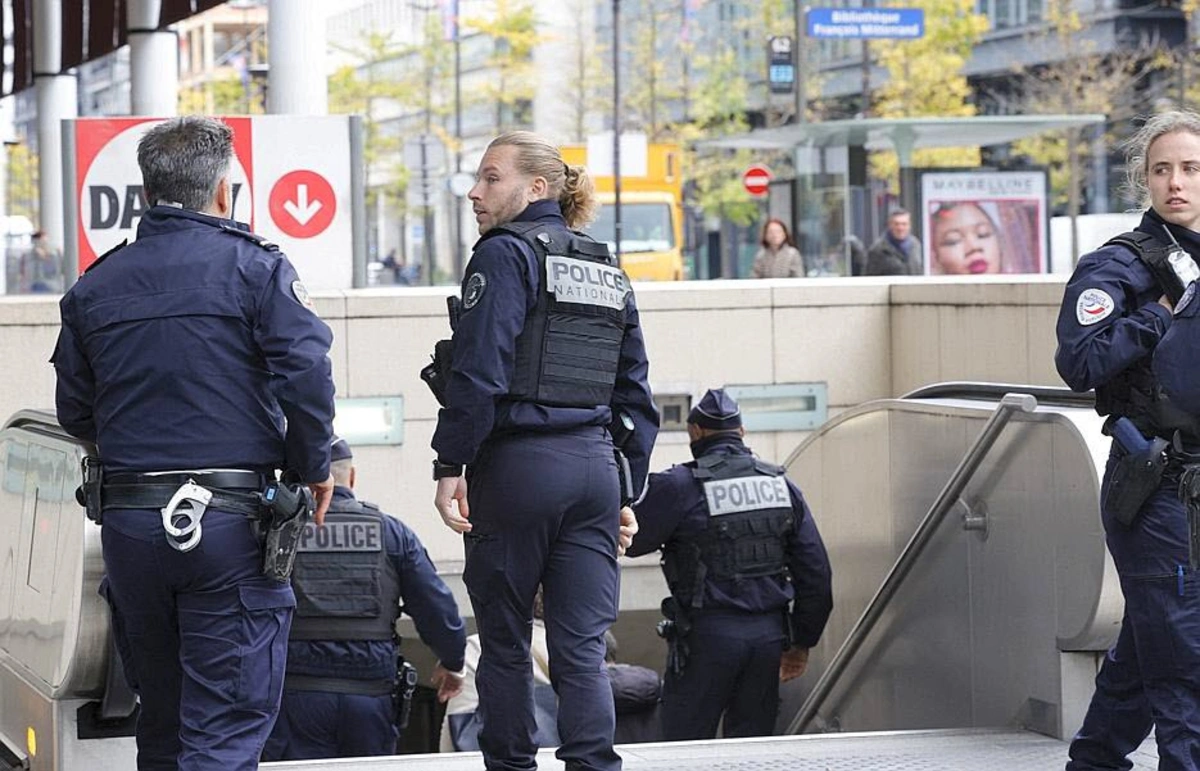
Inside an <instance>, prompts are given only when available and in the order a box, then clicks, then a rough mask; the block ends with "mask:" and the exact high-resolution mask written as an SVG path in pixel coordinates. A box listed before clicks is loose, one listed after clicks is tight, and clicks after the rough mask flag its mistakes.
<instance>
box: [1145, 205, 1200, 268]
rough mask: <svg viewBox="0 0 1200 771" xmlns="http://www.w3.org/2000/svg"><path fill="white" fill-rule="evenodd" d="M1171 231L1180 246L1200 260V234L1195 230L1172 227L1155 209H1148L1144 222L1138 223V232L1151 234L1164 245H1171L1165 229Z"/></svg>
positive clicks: (1177, 226)
mask: <svg viewBox="0 0 1200 771" xmlns="http://www.w3.org/2000/svg"><path fill="white" fill-rule="evenodd" d="M1164 227H1165V228H1167V229H1168V230H1170V231H1171V235H1173V236H1175V238H1176V240H1178V241H1179V245H1180V246H1182V247H1183V248H1184V250H1186V251H1187V253H1188V254H1190V255H1192V257H1193V258H1195V259H1197V260H1200V233H1197V232H1196V231H1194V230H1188V229H1187V228H1185V227H1181V226H1179V225H1172V224H1170V223H1168V222H1167V221H1166V220H1164V219H1163V218H1162V217H1161V216H1160V215H1159V213H1158V212H1156V211H1154V210H1153V209H1147V210H1146V213H1145V214H1144V215H1142V221H1141V222H1140V223H1138V226H1137V228H1136V230H1137V231H1138V232H1140V233H1149V234H1150V235H1152V236H1154V237H1155V238H1157V239H1158V240H1159V241H1161V242H1163V243H1164V244H1170V243H1171V239H1170V238H1168V237H1167V234H1166V233H1165V232H1164V231H1163V228H1164Z"/></svg>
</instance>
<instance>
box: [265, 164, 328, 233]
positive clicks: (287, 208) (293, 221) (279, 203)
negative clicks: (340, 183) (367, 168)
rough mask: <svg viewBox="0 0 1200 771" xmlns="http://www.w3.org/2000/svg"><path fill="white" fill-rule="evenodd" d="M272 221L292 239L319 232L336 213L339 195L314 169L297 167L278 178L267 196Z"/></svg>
mask: <svg viewBox="0 0 1200 771" xmlns="http://www.w3.org/2000/svg"><path fill="white" fill-rule="evenodd" d="M267 208H268V209H269V210H270V212H271V220H272V221H273V222H274V223H275V225H276V226H277V227H278V228H279V229H280V230H281V231H283V233H284V234H285V235H288V236H291V237H292V238H312V237H313V236H317V235H320V234H321V233H322V232H324V230H325V229H326V228H327V227H329V223H331V222H333V216H334V214H336V213H337V196H336V195H335V194H334V192H333V187H332V186H330V184H329V181H328V180H326V179H325V177H323V176H321V175H320V174H318V173H317V172H315V171H310V170H308V169H297V170H296V171H289V172H288V173H287V174H284V175H283V176H282V177H280V178H279V181H278V182H276V183H275V185H274V186H273V187H272V188H271V195H270V196H269V197H268V199H267Z"/></svg>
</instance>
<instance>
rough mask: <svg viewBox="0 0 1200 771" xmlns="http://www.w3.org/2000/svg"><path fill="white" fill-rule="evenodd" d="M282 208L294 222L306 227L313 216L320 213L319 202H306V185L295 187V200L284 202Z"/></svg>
mask: <svg viewBox="0 0 1200 771" xmlns="http://www.w3.org/2000/svg"><path fill="white" fill-rule="evenodd" d="M283 208H284V209H286V210H287V213H288V214H290V215H292V217H294V218H295V220H296V222H299V223H300V224H301V225H307V224H308V221H309V220H310V219H312V218H313V215H314V214H316V213H317V212H319V211H321V202H320V201H310V200H308V185H296V200H295V201H284V202H283Z"/></svg>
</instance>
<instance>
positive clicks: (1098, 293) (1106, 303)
mask: <svg viewBox="0 0 1200 771" xmlns="http://www.w3.org/2000/svg"><path fill="white" fill-rule="evenodd" d="M1114 307H1115V303H1113V298H1112V295H1110V294H1109V293H1108V292H1105V291H1104V290H1103V289H1085V290H1083V292H1081V293H1080V294H1079V299H1078V300H1077V301H1076V302H1075V320H1076V321H1078V322H1079V325H1080V326H1083V327H1090V326H1091V325H1092V324H1098V323H1099V322H1101V321H1104V320H1105V319H1106V318H1108V317H1109V316H1110V315H1112V312H1113V308H1114Z"/></svg>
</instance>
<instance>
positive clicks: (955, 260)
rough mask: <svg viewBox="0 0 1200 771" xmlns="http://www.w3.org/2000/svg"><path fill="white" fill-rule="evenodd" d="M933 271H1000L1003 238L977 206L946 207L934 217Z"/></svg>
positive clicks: (971, 272) (960, 272)
mask: <svg viewBox="0 0 1200 771" xmlns="http://www.w3.org/2000/svg"><path fill="white" fill-rule="evenodd" d="M932 231H933V232H932V239H931V242H930V243H931V244H932V247H933V271H934V272H935V273H950V274H975V273H999V272H1000V238H999V235H998V234H997V232H996V226H995V224H994V223H993V222H992V220H991V218H990V217H988V215H987V214H986V213H985V212H984V211H983V209H981V208H979V206H978V205H977V204H973V203H960V204H953V205H951V206H943V207H942V208H940V209H938V210H937V211H936V212H934V214H933V222H932Z"/></svg>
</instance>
